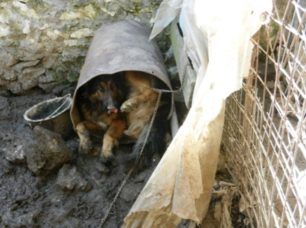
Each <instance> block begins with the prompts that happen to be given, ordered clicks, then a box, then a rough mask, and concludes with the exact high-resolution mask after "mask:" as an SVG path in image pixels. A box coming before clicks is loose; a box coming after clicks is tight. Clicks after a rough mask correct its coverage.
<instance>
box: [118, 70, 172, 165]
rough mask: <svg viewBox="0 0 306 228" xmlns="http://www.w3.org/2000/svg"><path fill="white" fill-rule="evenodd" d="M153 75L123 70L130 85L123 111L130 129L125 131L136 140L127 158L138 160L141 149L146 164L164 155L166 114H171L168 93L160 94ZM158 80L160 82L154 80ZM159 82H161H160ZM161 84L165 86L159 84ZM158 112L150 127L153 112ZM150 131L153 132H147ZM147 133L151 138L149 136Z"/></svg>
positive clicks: (122, 107) (127, 83) (128, 159)
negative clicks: (155, 87)
mask: <svg viewBox="0 0 306 228" xmlns="http://www.w3.org/2000/svg"><path fill="white" fill-rule="evenodd" d="M153 78H154V77H153V76H152V75H150V74H147V73H144V72H139V71H126V72H124V79H125V82H126V85H127V100H126V101H124V102H123V104H122V105H121V107H120V110H121V111H122V112H123V113H125V114H126V120H127V129H126V130H125V131H124V134H125V135H126V136H128V137H130V138H132V139H134V140H136V143H135V145H134V148H133V150H132V152H131V153H130V155H129V157H128V158H127V161H135V159H136V158H137V157H139V155H140V152H141V150H142V149H143V151H144V152H145V156H144V157H145V158H144V163H145V164H144V165H145V166H148V165H149V163H150V160H151V158H152V156H153V155H154V154H162V153H163V152H164V149H165V144H166V142H165V135H166V132H167V130H168V129H167V114H168V113H169V108H170V105H169V103H170V102H169V99H170V96H169V94H168V95H166V94H163V96H161V99H160V100H161V102H160V103H159V104H157V102H158V96H159V94H158V92H156V91H155V90H154V89H153V87H152V84H153ZM155 82H158V81H155ZM157 85H158V84H157ZM158 86H159V87H162V85H161V84H160V85H158ZM155 110H156V111H157V113H156V116H155V119H154V120H153V125H152V127H151V128H149V125H150V122H151V119H152V117H153V114H154V111H155ZM148 131H150V132H149V133H148ZM147 134H148V137H146V136H147Z"/></svg>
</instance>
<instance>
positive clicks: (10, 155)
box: [4, 145, 25, 163]
mask: <svg viewBox="0 0 306 228" xmlns="http://www.w3.org/2000/svg"><path fill="white" fill-rule="evenodd" d="M4 154H5V158H6V160H8V161H10V162H12V163H23V162H24V161H25V151H24V146H23V145H18V146H17V147H15V148H13V149H8V148H5V150H4Z"/></svg>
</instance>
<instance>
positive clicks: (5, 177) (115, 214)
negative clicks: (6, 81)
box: [0, 88, 158, 227]
mask: <svg viewBox="0 0 306 228" xmlns="http://www.w3.org/2000/svg"><path fill="white" fill-rule="evenodd" d="M68 89H69V88H68ZM66 90H67V88H66ZM66 92H67V91H63V90H62V91H56V92H54V93H50V94H44V93H43V92H41V91H39V90H36V91H32V92H30V93H29V94H26V95H22V96H18V97H15V96H11V95H9V94H1V95H0V145H1V148H0V227H98V226H99V224H100V222H101V219H102V218H103V216H104V215H105V213H106V212H107V210H108V208H109V205H110V203H111V201H112V200H113V198H114V196H115V194H116V192H117V190H118V187H119V186H120V184H121V183H122V181H123V179H124V178H125V176H126V174H127V172H128V170H129V168H130V167H131V165H129V166H127V164H125V163H124V162H122V161H123V160H124V159H125V157H126V156H127V155H128V153H129V152H130V151H131V145H121V146H119V148H118V149H117V150H116V162H115V164H112V166H110V167H105V165H103V164H102V163H101V162H100V161H99V159H98V157H97V156H94V155H80V154H78V139H77V137H76V135H71V137H70V138H69V139H68V140H66V141H63V142H64V143H63V142H59V143H58V144H57V147H56V148H54V147H52V148H50V146H49V145H48V143H47V142H48V141H49V142H50V141H52V140H59V141H60V140H61V139H58V138H57V135H56V134H55V135H53V134H52V133H50V132H49V133H48V132H45V131H44V130H42V129H38V130H37V129H36V130H33V129H32V128H31V127H30V126H29V125H28V124H27V123H26V122H25V120H24V119H23V113H24V112H25V111H26V110H27V109H28V108H29V107H31V106H32V105H34V104H37V103H38V102H41V101H44V100H47V99H49V98H53V97H55V96H56V95H58V96H61V95H64V94H66ZM45 134H46V135H47V136H46V137H44V136H41V135H45ZM39 135H40V136H41V137H37V136H39ZM48 137H49V138H48ZM50 137H51V138H50ZM38 138H40V139H38ZM44 140H45V141H44ZM49 144H50V143H49ZM61 150H64V151H66V152H65V153H67V154H66V155H65V156H62V157H60V158H59V156H58V154H56V152H57V153H58V152H59V151H61ZM48 151H49V152H50V151H51V152H50V153H49V152H48ZM50 154H51V155H50ZM50 156H51V157H52V156H53V157H52V159H53V160H52V159H51V160H52V162H53V161H54V162H57V163H56V164H55V163H53V164H50V163H48V162H49V161H51V160H50ZM157 162H158V159H156V160H155V161H153V163H152V165H151V166H150V167H147V168H142V169H138V170H137V172H135V173H134V174H132V176H131V178H130V179H129V180H128V182H127V184H126V185H125V187H124V188H123V190H122V192H121V194H120V196H119V198H118V200H117V201H116V203H115V205H114V207H113V209H112V211H111V213H110V216H109V217H108V219H107V221H106V223H105V224H104V226H103V227H120V225H121V224H122V221H123V218H124V217H125V215H126V214H127V213H128V211H129V209H130V207H131V205H132V204H133V202H134V201H135V199H136V197H137V195H138V193H139V192H140V191H141V189H142V187H143V186H144V184H145V182H146V181H147V179H148V178H149V176H150V174H151V173H152V171H153V169H154V167H155V165H156V164H157ZM52 165H53V166H52ZM33 167H34V168H33Z"/></svg>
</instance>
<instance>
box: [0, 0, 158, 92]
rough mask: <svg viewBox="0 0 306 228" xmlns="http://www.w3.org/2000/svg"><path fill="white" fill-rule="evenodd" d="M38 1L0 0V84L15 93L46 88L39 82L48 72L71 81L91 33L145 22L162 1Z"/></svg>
mask: <svg viewBox="0 0 306 228" xmlns="http://www.w3.org/2000/svg"><path fill="white" fill-rule="evenodd" d="M38 2H39V4H37V1H34V0H33V1H32V0H31V1H30V0H24V1H17V0H16V1H0V21H1V24H0V37H1V39H0V46H1V51H0V59H1V61H0V84H1V86H2V87H4V89H8V90H10V91H11V92H12V93H14V94H21V93H23V92H25V91H27V90H30V89H32V88H34V87H36V86H38V85H39V84H40V85H39V86H40V87H42V86H45V85H42V82H39V80H38V78H40V75H43V74H44V72H45V71H46V70H47V69H48V70H49V69H50V70H52V71H54V72H56V75H58V77H55V78H54V80H55V81H56V82H64V81H76V80H77V79H78V77H75V76H74V77H71V72H73V75H78V74H79V71H80V68H81V66H82V64H83V62H84V58H85V55H86V52H87V50H88V47H89V44H90V41H91V38H92V36H93V34H94V31H96V30H97V29H98V28H99V27H100V26H101V25H102V24H104V23H108V22H111V21H117V20H121V19H125V18H130V19H136V20H138V21H143V22H150V19H151V17H152V15H154V14H155V10H156V8H157V7H158V5H159V3H160V2H161V0H157V1H148V0H125V1H110V0H71V1H60V0H43V1H38ZM46 12H48V13H46ZM28 68H30V69H31V70H30V72H27V71H25V69H28ZM34 69H36V70H34ZM59 72H60V73H59ZM75 72H77V73H75Z"/></svg>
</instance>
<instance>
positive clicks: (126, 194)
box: [120, 183, 143, 202]
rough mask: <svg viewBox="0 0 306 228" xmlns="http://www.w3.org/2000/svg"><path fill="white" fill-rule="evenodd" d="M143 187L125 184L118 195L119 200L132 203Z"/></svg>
mask: <svg viewBox="0 0 306 228" xmlns="http://www.w3.org/2000/svg"><path fill="white" fill-rule="evenodd" d="M142 187H143V184H141V183H138V184H134V185H132V184H127V185H126V186H125V187H124V188H123V189H122V192H121V194H120V198H121V199H123V200H125V201H126V202H133V201H134V200H135V199H136V197H137V196H138V194H139V193H140V191H141V189H142Z"/></svg>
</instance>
